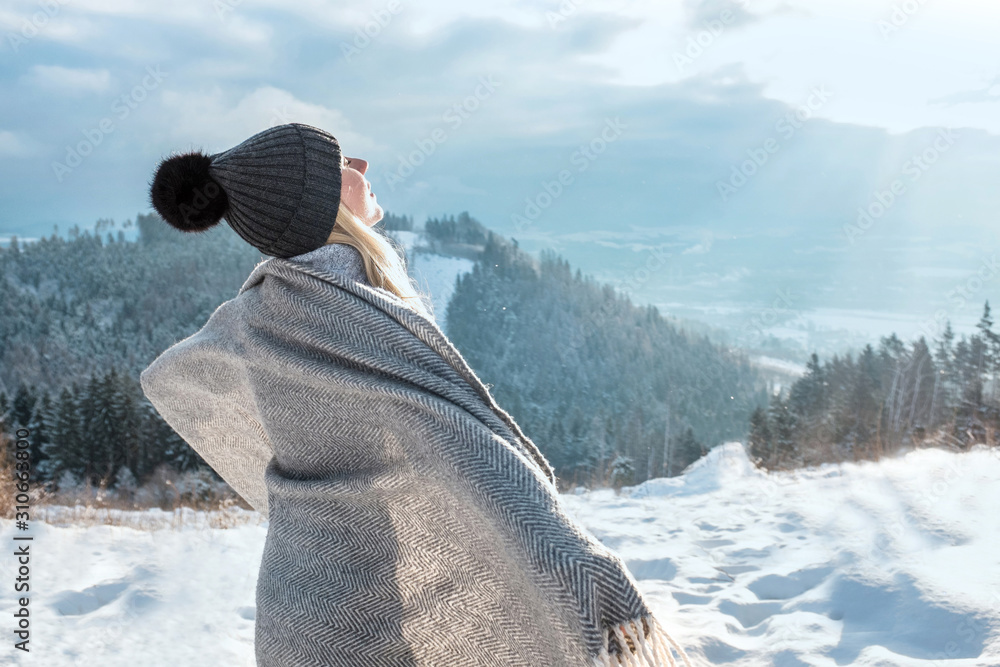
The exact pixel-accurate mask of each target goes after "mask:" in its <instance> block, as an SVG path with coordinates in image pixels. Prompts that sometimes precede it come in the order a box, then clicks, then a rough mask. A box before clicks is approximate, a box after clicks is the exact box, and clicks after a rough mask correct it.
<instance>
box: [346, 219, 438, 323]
mask: <svg viewBox="0 0 1000 667" xmlns="http://www.w3.org/2000/svg"><path fill="white" fill-rule="evenodd" d="M326 243H327V244H330V243H345V244H347V245H349V246H353V247H354V248H356V249H357V250H358V252H360V253H361V258H362V259H363V260H364V263H365V273H366V274H367V276H368V282H370V283H371V284H372V285H374V286H375V287H381V288H382V289H384V290H386V291H388V292H391V293H392V294H395V295H396V296H398V297H399V298H400V299H402V300H403V303H405V304H406V305H408V306H410V307H411V308H413V309H414V310H416V311H418V312H420V313H422V314H423V315H425V316H426V317H428V318H429V319H431V320H434V319H435V318H434V312H433V311H434V307H433V304H432V303H431V300H430V298H429V296H428V295H426V294H424V293H422V292H421V291H419V290H418V289H417V286H416V282H415V281H414V280H413V279H412V278H411V277H410V276H409V274H408V273H407V272H406V260H405V259H404V257H405V254H404V251H403V250H402V248H399V247H397V245H396V243H395V242H394V241H393V240H392V239H390V238H389V237H387V236H383V235H382V234H379V233H378V232H375V231H372V229H371V227H369V226H368V225H366V224H365V223H364V222H363V221H362V220H361V219H359V218H358V216H356V215H355V214H354V212H353V211H351V209H349V208H347V205H346V204H344V202H343V201H341V202H340V208H339V209H338V210H337V222H336V224H334V226H333V231H331V232H330V236H329V237H328V238H327V240H326Z"/></svg>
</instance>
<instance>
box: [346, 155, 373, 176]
mask: <svg viewBox="0 0 1000 667" xmlns="http://www.w3.org/2000/svg"><path fill="white" fill-rule="evenodd" d="M347 165H348V166H349V167H350V168H351V169H357V170H358V171H360V172H361V173H362V174H363V173H365V172H366V171H368V163H367V162H365V161H364V160H362V159H361V158H359V157H349V158H347Z"/></svg>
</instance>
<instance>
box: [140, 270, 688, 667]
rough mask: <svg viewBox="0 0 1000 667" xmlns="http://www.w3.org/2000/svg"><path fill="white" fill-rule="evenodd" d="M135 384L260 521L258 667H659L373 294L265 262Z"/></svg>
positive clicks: (455, 393)
mask: <svg viewBox="0 0 1000 667" xmlns="http://www.w3.org/2000/svg"><path fill="white" fill-rule="evenodd" d="M141 379H142V384H143V389H144V391H145V392H146V394H147V396H148V397H149V398H150V400H151V401H152V402H153V404H154V405H155V406H156V408H157V409H158V410H159V411H160V412H161V414H162V415H163V416H164V418H165V419H166V420H167V421H168V423H169V424H170V425H171V426H172V427H173V428H175V430H177V432H178V433H180V435H181V436H182V437H184V438H185V439H186V440H187V441H188V442H189V443H190V444H191V445H192V446H193V447H194V448H195V449H196V450H197V451H198V452H199V453H200V454H201V455H202V456H203V457H204V458H205V459H206V460H207V461H208V462H209V463H210V464H211V465H212V466H213V467H214V468H215V469H216V470H217V471H218V472H219V474H220V475H222V477H223V478H224V479H226V481H227V482H229V483H230V484H231V485H232V486H233V488H235V489H236V490H237V491H238V492H239V493H240V494H241V495H243V497H244V498H246V499H247V501H248V502H250V503H251V504H252V505H253V506H254V507H256V508H258V509H260V510H261V511H262V512H265V513H266V514H267V516H268V519H269V524H268V534H267V539H266V541H265V545H264V552H263V555H262V558H261V569H260V574H259V576H258V583H257V613H256V625H255V627H256V637H255V640H256V642H255V647H256V652H257V665H258V667H279V666H280V667H306V666H310V667H320V666H322V667H330V666H336V665H345V666H346V665H359V664H367V665H385V666H390V665H400V666H408V667H410V666H415V667H432V666H434V667H436V666H437V665H461V666H468V667H485V666H487V665H498V666H499V665H504V666H509V665H514V666H524V667H528V666H534V665H545V666H547V667H580V666H583V665H587V666H588V667H593V666H595V665H612V664H615V663H616V662H617V657H616V656H619V655H623V654H625V653H627V654H628V657H629V661H628V662H627V663H626V664H630V665H639V666H640V667H643V666H653V665H672V664H674V660H673V658H672V657H671V655H670V653H669V646H668V641H670V640H669V636H668V635H666V633H665V632H663V631H662V629H661V628H660V626H659V625H658V624H657V622H656V619H655V618H654V617H653V615H652V613H651V611H650V609H649V607H648V606H647V605H646V603H645V601H644V599H643V597H642V595H641V594H640V593H639V591H638V589H637V588H636V585H635V580H634V579H633V578H632V577H631V575H630V573H629V572H628V570H627V569H626V568H625V565H624V562H623V561H622V560H621V558H620V557H619V556H617V555H616V554H614V553H613V552H611V551H610V550H608V549H607V548H606V547H605V546H604V545H602V544H601V543H600V542H599V541H598V540H597V539H596V538H594V537H593V536H592V535H591V534H590V533H588V532H587V531H586V530H584V529H583V528H582V527H581V526H579V525H578V524H576V523H575V522H574V521H573V520H572V519H571V517H569V516H568V515H567V514H566V512H565V511H564V508H563V506H562V504H561V502H560V500H559V497H558V493H557V490H556V487H555V483H554V482H555V476H554V473H553V471H552V468H551V466H549V464H548V462H547V461H546V460H545V458H544V456H542V454H541V453H540V452H539V450H538V448H537V447H535V445H534V443H532V442H531V440H530V439H528V438H527V436H525V435H524V433H522V432H521V430H520V428H519V427H518V425H517V424H516V423H515V422H514V420H513V419H512V418H511V416H510V415H509V414H507V413H506V412H505V411H504V410H502V409H501V408H500V407H499V406H498V405H497V404H496V402H495V401H494V400H493V398H492V397H491V396H490V394H489V391H488V390H487V388H486V387H485V385H484V384H483V383H482V382H481V381H480V380H479V378H478V377H476V375H475V373H474V372H473V371H472V369H471V368H469V366H468V364H467V363H466V362H465V360H464V359H463V358H462V356H461V354H459V352H458V350H457V349H455V347H454V346H453V345H452V344H451V342H450V341H448V339H447V338H446V337H445V336H444V334H443V333H442V332H441V331H440V329H438V328H437V325H436V323H434V322H433V321H432V320H430V319H428V318H426V317H424V316H422V315H420V314H418V313H417V312H416V311H414V310H412V309H410V308H408V307H407V306H406V304H404V303H403V302H402V300H400V299H398V298H397V297H395V296H394V295H392V294H390V293H389V292H387V291H385V290H381V289H378V288H374V287H372V286H371V285H366V284H362V283H360V282H358V281H353V280H349V279H346V278H345V277H343V276H339V275H335V274H332V273H329V272H326V271H323V270H321V269H318V268H316V267H315V266H309V265H306V264H303V263H298V262H295V261H294V260H284V259H277V258H274V259H270V260H267V261H265V262H263V263H261V264H259V265H258V266H257V267H256V268H255V269H254V271H253V272H252V273H251V275H250V277H249V278H248V279H247V281H246V282H245V284H244V285H243V287H242V288H241V290H240V293H239V294H238V295H237V296H236V297H235V298H234V299H232V300H230V301H227V302H226V303H224V304H223V305H222V306H220V307H219V308H218V309H217V310H216V311H215V313H213V315H212V317H211V318H209V321H208V322H207V323H206V325H205V326H204V327H203V328H202V330H201V331H199V332H198V333H196V334H195V335H193V336H191V337H190V338H187V339H185V340H183V341H181V342H180V343H177V344H176V345H175V346H173V347H172V348H170V349H169V350H167V352H165V353H164V354H163V355H161V356H160V357H159V358H158V359H157V360H156V361H155V362H154V363H153V364H152V365H151V366H150V367H149V368H147V369H146V370H145V371H144V372H143V375H142V377H141Z"/></svg>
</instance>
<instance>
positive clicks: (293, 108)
mask: <svg viewBox="0 0 1000 667" xmlns="http://www.w3.org/2000/svg"><path fill="white" fill-rule="evenodd" d="M162 100H163V102H162V109H163V112H164V113H165V114H166V118H167V120H165V121H164V126H165V130H167V132H168V135H169V137H170V139H171V140H172V141H178V142H185V143H190V144H191V145H192V147H198V148H203V149H204V150H206V151H209V152H218V151H223V150H226V149H228V148H232V147H233V146H235V145H237V144H239V143H240V142H242V141H243V140H245V139H248V138H249V137H251V136H253V135H254V134H256V133H257V132H260V131H262V130H265V129H267V128H268V127H272V126H274V125H283V124H285V123H306V124H307V125H313V126H315V127H318V128H321V129H323V130H326V131H327V132H329V133H330V134H332V135H334V136H335V137H337V141H339V142H340V145H341V146H342V147H343V149H344V150H345V151H347V152H350V153H355V154H357V153H363V152H366V151H369V150H373V149H376V148H380V147H381V145H380V144H378V143H377V142H375V141H373V140H372V139H370V138H369V137H366V136H364V135H361V134H358V133H356V132H354V131H352V130H351V129H350V128H351V122H350V121H349V120H348V119H347V118H346V117H345V116H344V114H343V113H341V112H340V111H339V110H337V109H331V108H329V107H325V106H323V105H321V104H315V103H311V102H306V101H303V100H300V99H298V98H296V97H295V96H294V95H293V94H291V93H290V92H288V91H286V90H282V89H280V88H275V87H274V86H262V87H260V88H257V89H256V90H254V91H253V92H251V93H248V94H247V95H245V96H243V97H242V98H241V99H239V100H238V101H236V102H235V103H232V102H231V101H230V100H228V99H227V95H226V94H225V93H224V92H223V91H222V89H221V88H219V87H218V86H215V87H214V88H213V89H212V90H210V91H207V92H203V91H185V92H180V91H176V90H164V91H163V97H162ZM177 148H178V149H180V147H179V146H178V147H177Z"/></svg>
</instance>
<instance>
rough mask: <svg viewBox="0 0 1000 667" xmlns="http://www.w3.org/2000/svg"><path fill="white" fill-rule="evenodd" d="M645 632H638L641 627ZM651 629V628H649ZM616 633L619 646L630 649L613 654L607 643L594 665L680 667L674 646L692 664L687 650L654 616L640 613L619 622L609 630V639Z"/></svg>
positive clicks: (612, 666) (684, 659)
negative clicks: (685, 650) (621, 622)
mask: <svg viewBox="0 0 1000 667" xmlns="http://www.w3.org/2000/svg"><path fill="white" fill-rule="evenodd" d="M640 626H641V627H642V629H643V631H642V632H640V631H639V627H640ZM650 630H652V631H650ZM611 635H614V637H615V639H616V640H617V646H618V647H621V646H627V647H628V649H629V650H628V651H619V652H617V653H611V652H610V651H609V649H608V646H605V647H604V650H603V651H601V654H600V655H598V656H596V657H595V658H594V664H593V667H622V666H624V667H678V665H679V663H678V662H677V660H676V659H675V658H674V656H673V654H671V652H670V649H671V647H672V648H674V649H675V650H676V651H677V654H678V655H679V656H680V657H681V659H682V660H683V661H684V664H685V665H687V667H691V661H690V660H689V659H688V656H687V653H685V652H684V649H683V648H681V646H680V645H679V644H678V643H677V642H676V641H675V640H674V638H673V637H671V636H670V634H669V633H668V632H667V631H666V630H665V629H664V628H663V626H662V625H660V622H659V621H658V620H656V617H655V616H652V615H650V616H641V617H639V618H638V619H636V620H631V621H629V622H628V623H627V624H624V625H617V626H615V627H613V628H610V629H609V630H608V638H609V639H610V637H611Z"/></svg>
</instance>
